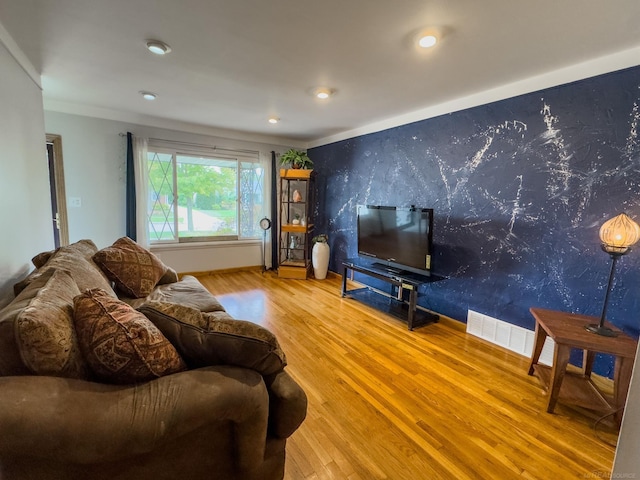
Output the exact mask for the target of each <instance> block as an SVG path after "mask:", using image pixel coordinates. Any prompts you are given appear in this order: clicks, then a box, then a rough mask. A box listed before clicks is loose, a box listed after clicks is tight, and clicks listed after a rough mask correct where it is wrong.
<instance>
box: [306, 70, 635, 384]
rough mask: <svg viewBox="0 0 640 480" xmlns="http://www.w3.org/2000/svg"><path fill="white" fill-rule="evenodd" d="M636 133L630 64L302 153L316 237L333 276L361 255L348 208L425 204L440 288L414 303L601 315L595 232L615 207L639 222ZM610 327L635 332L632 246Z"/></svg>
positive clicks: (494, 311)
mask: <svg viewBox="0 0 640 480" xmlns="http://www.w3.org/2000/svg"><path fill="white" fill-rule="evenodd" d="M639 135H640V67H634V68H631V69H626V70H622V71H618V72H614V73H610V74H606V75H601V76H598V77H593V78H590V79H587V80H583V81H579V82H574V83H571V84H567V85H561V86H557V87H554V88H549V89H546V90H542V91H539V92H535V93H531V94H526V95H521V96H518V97H515V98H510V99H507V100H503V101H499V102H495V103H491V104H488V105H483V106H479V107H475V108H470V109H467V110H463V111H459V112H454V113H451V114H447V115H443V116H439V117H436V118H431V119H427V120H423V121H419V122H415V123H411V124H407V125H403V126H400V127H396V128H391V129H389V130H385V131H382V132H377V133H372V134H369V135H363V136H360V137H356V138H352V139H348V140H344V141H341V142H337V143H333V144H329V145H324V146H321V147H316V148H312V149H310V150H309V154H310V157H311V158H312V159H313V161H314V168H315V170H316V171H317V173H318V177H317V178H318V183H317V186H318V190H319V191H318V197H317V198H318V202H319V203H318V207H317V208H318V211H317V215H316V220H317V221H316V224H317V229H316V231H317V232H327V233H328V234H329V237H330V240H329V244H330V246H331V264H330V268H331V270H333V271H337V272H339V271H341V270H340V262H341V261H342V260H343V259H345V258H347V257H355V256H357V245H356V243H357V242H356V205H358V204H374V205H397V206H409V205H416V206H418V207H431V208H434V210H435V221H434V244H435V245H434V257H433V270H434V272H436V273H438V274H440V275H443V276H445V277H446V279H445V280H444V281H441V282H438V283H434V284H431V285H429V286H426V287H425V291H424V292H423V291H421V293H424V295H422V297H421V300H420V303H421V304H422V305H423V306H424V307H426V308H428V309H431V310H434V311H436V312H439V313H442V314H444V315H447V316H449V317H452V318H454V319H457V320H460V321H466V317H467V311H468V310H469V309H471V310H475V311H477V312H480V313H483V314H486V315H489V316H492V317H495V318H499V319H501V320H504V321H507V322H510V323H513V324H516V325H520V326H522V327H525V328H529V329H533V328H534V324H535V323H534V320H533V318H532V317H531V314H530V313H529V308H530V307H532V306H537V307H544V308H551V309H556V310H563V311H571V312H578V313H584V314H589V315H596V316H599V315H600V312H601V309H602V303H603V299H604V293H605V287H606V282H607V278H608V273H609V266H610V259H609V257H608V255H606V254H605V253H604V252H602V250H601V249H600V241H599V237H598V230H599V228H600V225H601V224H602V223H603V222H604V221H605V220H607V219H608V218H610V217H613V216H615V215H617V214H619V213H620V212H623V211H624V212H626V213H627V214H629V215H630V216H631V217H632V218H634V219H636V221H640V138H639ZM608 318H609V319H610V321H612V322H613V323H614V324H616V325H617V326H619V327H620V328H622V329H623V330H625V331H626V332H627V333H629V334H631V335H632V336H634V337H637V336H638V332H639V331H640V247H638V248H637V249H636V251H632V252H631V253H630V254H628V255H626V256H625V257H623V258H622V259H621V261H620V262H618V269H617V273H616V279H615V285H614V290H613V292H612V296H611V299H610V305H609V310H608ZM426 328H428V327H426ZM612 369H613V362H612V359H611V358H610V357H601V358H599V359H598V360H597V362H596V367H595V371H596V372H598V373H600V374H604V375H609V376H610V375H611V373H612Z"/></svg>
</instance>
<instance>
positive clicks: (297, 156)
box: [280, 148, 313, 170]
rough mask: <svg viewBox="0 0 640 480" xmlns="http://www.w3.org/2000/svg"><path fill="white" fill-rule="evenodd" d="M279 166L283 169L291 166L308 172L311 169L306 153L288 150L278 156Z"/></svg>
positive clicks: (310, 162)
mask: <svg viewBox="0 0 640 480" xmlns="http://www.w3.org/2000/svg"><path fill="white" fill-rule="evenodd" d="M280 165H281V166H283V167H286V166H287V165H291V168H301V169H304V170H310V169H311V168H312V167H313V161H312V160H311V159H310V158H309V155H307V152H303V151H300V150H296V149H295V148H290V149H289V150H287V151H286V152H284V153H283V154H282V155H280Z"/></svg>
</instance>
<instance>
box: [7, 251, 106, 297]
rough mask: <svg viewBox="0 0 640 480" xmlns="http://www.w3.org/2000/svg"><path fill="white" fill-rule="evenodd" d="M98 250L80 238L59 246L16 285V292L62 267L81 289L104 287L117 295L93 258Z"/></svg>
mask: <svg viewBox="0 0 640 480" xmlns="http://www.w3.org/2000/svg"><path fill="white" fill-rule="evenodd" d="M97 251H98V248H97V247H96V245H95V244H94V243H93V242H92V241H91V240H80V241H78V242H76V243H72V244H71V245H66V246H64V247H60V248H58V249H57V250H55V252H54V253H53V254H52V255H51V257H50V258H49V259H48V260H47V262H46V263H45V264H44V265H43V266H42V267H41V268H39V269H37V270H34V271H33V272H32V273H30V274H29V275H28V276H27V278H25V279H24V280H22V281H21V282H18V283H17V284H15V285H14V293H15V294H16V295H18V294H19V293H20V292H21V291H22V290H23V289H24V288H25V287H26V286H27V285H29V284H30V283H31V282H33V281H34V280H35V279H36V278H38V277H39V276H40V275H42V274H43V273H45V272H47V271H49V270H55V269H60V270H66V271H67V272H69V273H70V274H71V276H72V277H73V280H74V281H75V282H76V285H78V288H79V289H80V291H83V290H86V289H87V288H102V289H103V290H105V291H107V292H109V293H110V294H111V295H113V296H115V292H114V291H113V288H111V282H110V281H109V280H108V279H107V277H106V276H105V274H104V273H103V272H102V270H100V268H99V267H98V266H97V265H96V264H95V263H94V261H93V260H92V259H91V257H92V256H93V255H94V254H95V253H96V252H97Z"/></svg>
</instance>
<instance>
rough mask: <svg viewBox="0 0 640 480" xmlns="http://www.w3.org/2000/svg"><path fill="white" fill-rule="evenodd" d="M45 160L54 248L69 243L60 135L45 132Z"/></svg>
mask: <svg viewBox="0 0 640 480" xmlns="http://www.w3.org/2000/svg"><path fill="white" fill-rule="evenodd" d="M46 145H47V162H48V165H49V192H50V194H51V224H52V228H53V239H54V243H55V248H58V247H60V246H62V245H69V226H68V223H67V201H66V194H65V188H64V168H63V164H62V137H60V135H48V134H47V143H46Z"/></svg>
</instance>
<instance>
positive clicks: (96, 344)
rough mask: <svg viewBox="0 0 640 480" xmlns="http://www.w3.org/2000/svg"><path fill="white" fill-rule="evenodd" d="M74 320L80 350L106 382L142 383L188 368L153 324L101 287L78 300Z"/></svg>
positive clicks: (75, 301)
mask: <svg viewBox="0 0 640 480" xmlns="http://www.w3.org/2000/svg"><path fill="white" fill-rule="evenodd" d="M74 320H75V325H76V331H77V332H78V341H79V343H80V349H81V350H82V353H83V354H84V357H85V359H86V360H87V362H88V363H89V366H90V368H91V370H92V371H93V373H94V374H95V375H96V376H97V377H98V378H99V379H100V380H102V381H104V382H108V383H119V384H130V383H139V382H145V381H148V380H153V379H154V378H157V377H161V376H163V375H169V374H171V373H176V372H180V371H182V370H185V369H186V366H185V364H184V362H183V361H182V358H180V355H179V354H178V352H177V351H176V349H175V348H174V347H173V345H171V343H169V340H167V338H166V337H165V336H164V335H163V334H162V332H160V330H158V328H156V327H155V326H154V325H153V323H151V322H150V321H149V320H148V319H147V318H146V317H145V316H144V315H143V314H141V313H140V312H137V311H136V310H134V309H133V308H131V307H130V306H129V305H127V304H126V303H124V302H122V301H120V300H117V299H115V298H113V297H112V296H110V295H109V294H107V293H106V292H104V291H103V290H101V289H93V290H86V291H85V292H84V293H82V294H81V295H78V296H77V297H76V298H75V299H74Z"/></svg>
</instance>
